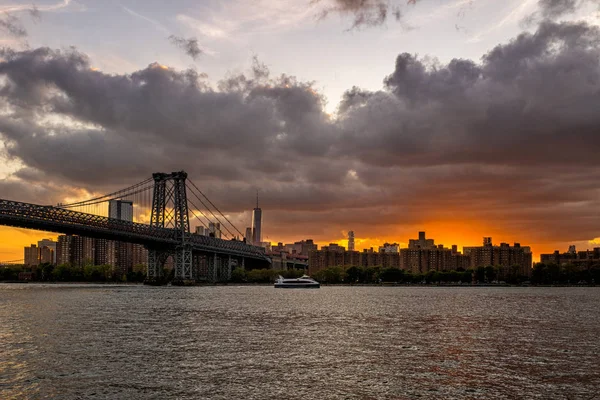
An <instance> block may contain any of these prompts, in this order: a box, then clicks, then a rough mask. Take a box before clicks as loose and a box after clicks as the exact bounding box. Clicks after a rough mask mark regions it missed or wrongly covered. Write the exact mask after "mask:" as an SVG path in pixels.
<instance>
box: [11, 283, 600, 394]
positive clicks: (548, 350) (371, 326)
mask: <svg viewBox="0 0 600 400" xmlns="http://www.w3.org/2000/svg"><path fill="white" fill-rule="evenodd" d="M594 396H600V288H441V287H431V288H426V287H412V288H409V287H323V288H321V289H319V290H297V289H296V290H285V289H274V288H272V287H266V286H245V287H235V286H226V287H190V288H180V287H145V286H106V285H33V284H29V285H27V284H23V285H12V284H11V285H8V284H7V285H0V398H1V399H38V398H40V399H41V398H44V399H45V398H54V399H87V398H90V399H104V398H108V399H170V398H173V399H175V398H177V399H203V398H210V399H240V398H244V399H304V400H307V399H329V398H331V399H335V398H341V399H416V398H420V399H514V398H531V399H536V398H539V399H592V398H600V397H594Z"/></svg>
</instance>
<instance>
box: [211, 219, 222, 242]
mask: <svg viewBox="0 0 600 400" xmlns="http://www.w3.org/2000/svg"><path fill="white" fill-rule="evenodd" d="M208 236H212V237H216V238H219V239H221V223H220V222H209V223H208Z"/></svg>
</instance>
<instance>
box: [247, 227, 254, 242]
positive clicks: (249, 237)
mask: <svg viewBox="0 0 600 400" xmlns="http://www.w3.org/2000/svg"><path fill="white" fill-rule="evenodd" d="M245 239H246V243H248V244H252V243H253V242H252V228H250V227H248V228H246V236H245Z"/></svg>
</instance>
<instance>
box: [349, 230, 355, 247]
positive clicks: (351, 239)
mask: <svg viewBox="0 0 600 400" xmlns="http://www.w3.org/2000/svg"><path fill="white" fill-rule="evenodd" d="M348 251H354V231H350V232H348Z"/></svg>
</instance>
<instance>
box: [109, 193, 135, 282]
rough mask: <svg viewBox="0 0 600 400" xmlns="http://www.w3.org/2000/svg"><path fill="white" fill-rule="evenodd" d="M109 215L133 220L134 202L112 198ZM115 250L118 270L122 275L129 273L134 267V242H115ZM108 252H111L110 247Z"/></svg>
mask: <svg viewBox="0 0 600 400" xmlns="http://www.w3.org/2000/svg"><path fill="white" fill-rule="evenodd" d="M108 217H109V218H114V219H119V220H121V221H128V222H133V202H132V201H129V200H111V201H110V202H109V203H108ZM107 245H108V243H107ZM114 252H115V267H116V269H117V271H116V272H118V273H119V274H121V275H125V274H127V272H129V271H131V270H132V269H133V244H132V243H126V242H115V250H114ZM106 253H107V254H109V253H110V251H109V249H107V252H106Z"/></svg>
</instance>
